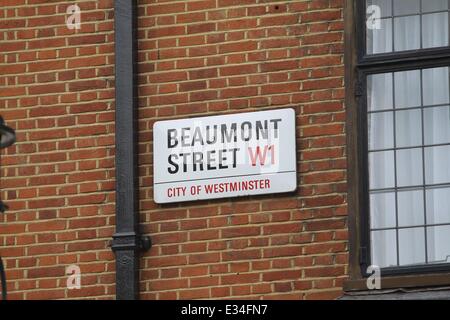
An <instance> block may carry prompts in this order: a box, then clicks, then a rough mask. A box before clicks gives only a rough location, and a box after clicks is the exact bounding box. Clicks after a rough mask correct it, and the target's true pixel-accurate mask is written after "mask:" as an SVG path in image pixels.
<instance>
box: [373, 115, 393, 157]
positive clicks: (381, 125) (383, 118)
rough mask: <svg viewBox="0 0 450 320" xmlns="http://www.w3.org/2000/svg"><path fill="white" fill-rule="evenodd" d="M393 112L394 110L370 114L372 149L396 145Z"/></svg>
mask: <svg viewBox="0 0 450 320" xmlns="http://www.w3.org/2000/svg"><path fill="white" fill-rule="evenodd" d="M393 114H394V113H393V112H381V113H372V114H370V115H369V149H370V150H376V149H388V148H392V147H394V123H393V122H394V121H393V119H394V116H393Z"/></svg>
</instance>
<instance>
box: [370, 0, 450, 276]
mask: <svg viewBox="0 0 450 320" xmlns="http://www.w3.org/2000/svg"><path fill="white" fill-rule="evenodd" d="M399 10H400V9H399ZM402 10H403V9H402ZM449 78H450V77H449V67H436V68H426V69H422V70H420V69H418V70H408V71H396V72H387V73H383V74H373V75H369V76H368V78H367V86H368V90H367V94H368V97H367V105H368V109H367V112H368V117H367V120H368V121H367V125H368V128H367V130H368V141H367V142H368V152H369V193H370V235H371V239H370V240H371V250H372V251H371V258H372V263H373V264H376V265H379V266H380V267H394V266H414V265H421V264H433V263H443V262H446V261H447V260H448V256H450V106H449ZM389 243H390V245H389ZM447 262H450V260H448V261H447Z"/></svg>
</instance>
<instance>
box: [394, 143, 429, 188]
mask: <svg viewBox="0 0 450 320" xmlns="http://www.w3.org/2000/svg"><path fill="white" fill-rule="evenodd" d="M422 171H423V169H422V149H406V150H398V151H397V185H398V186H399V187H408V186H419V185H423V174H422Z"/></svg>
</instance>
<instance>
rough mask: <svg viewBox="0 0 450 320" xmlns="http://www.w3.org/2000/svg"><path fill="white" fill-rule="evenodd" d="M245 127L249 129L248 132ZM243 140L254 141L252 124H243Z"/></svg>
mask: <svg viewBox="0 0 450 320" xmlns="http://www.w3.org/2000/svg"><path fill="white" fill-rule="evenodd" d="M245 127H247V130H245ZM246 131H247V136H246V135H245V132H246ZM241 138H242V141H249V140H251V139H252V124H251V122H248V121H246V122H243V123H242V125H241Z"/></svg>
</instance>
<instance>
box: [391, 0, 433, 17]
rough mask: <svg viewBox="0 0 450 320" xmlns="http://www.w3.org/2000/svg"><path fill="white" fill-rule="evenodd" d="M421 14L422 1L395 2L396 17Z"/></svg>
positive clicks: (397, 0)
mask: <svg viewBox="0 0 450 320" xmlns="http://www.w3.org/2000/svg"><path fill="white" fill-rule="evenodd" d="M428 1H430V0H428ZM419 12H420V0H394V14H395V15H396V16H399V15H404V14H414V13H419Z"/></svg>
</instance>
